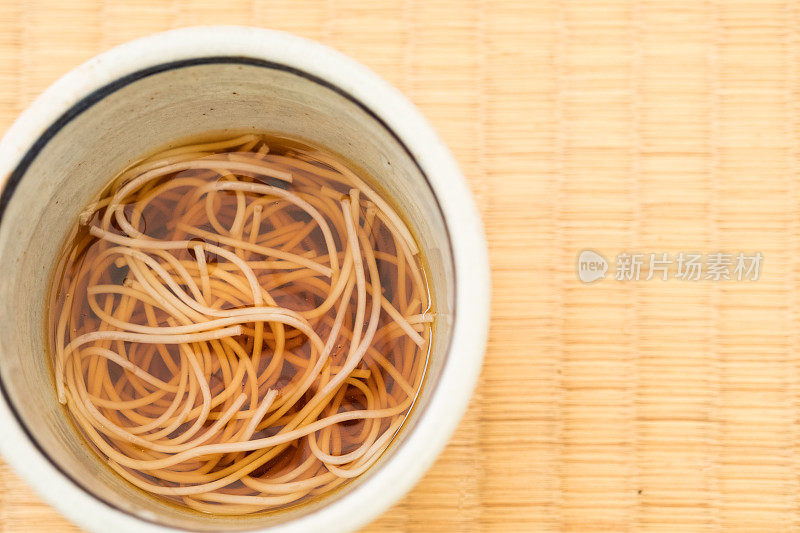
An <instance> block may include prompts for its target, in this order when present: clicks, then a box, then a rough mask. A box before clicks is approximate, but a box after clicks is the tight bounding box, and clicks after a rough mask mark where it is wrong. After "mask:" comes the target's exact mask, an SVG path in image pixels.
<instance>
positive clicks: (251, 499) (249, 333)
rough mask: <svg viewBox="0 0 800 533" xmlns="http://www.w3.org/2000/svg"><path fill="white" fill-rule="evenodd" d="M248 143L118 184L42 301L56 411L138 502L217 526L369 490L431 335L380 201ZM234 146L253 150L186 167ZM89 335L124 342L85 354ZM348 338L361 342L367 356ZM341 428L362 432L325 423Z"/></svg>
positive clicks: (284, 153) (169, 159)
mask: <svg viewBox="0 0 800 533" xmlns="http://www.w3.org/2000/svg"><path fill="white" fill-rule="evenodd" d="M242 135H243V134H238V135H234V134H230V133H228V134H226V135H222V134H215V135H212V136H205V137H204V138H202V139H197V138H195V139H192V140H184V141H183V142H181V143H177V144H174V145H173V146H174V147H168V148H166V149H164V150H160V151H159V152H158V153H156V154H154V155H152V156H150V157H148V158H146V159H143V160H142V161H140V162H138V163H137V164H136V165H133V167H132V168H130V169H127V170H126V171H124V172H122V173H121V174H120V175H119V176H117V177H116V178H114V179H113V180H112V181H111V183H110V184H109V186H108V187H107V188H106V189H105V190H104V191H103V192H102V193H101V194H100V195H99V197H98V202H96V203H95V204H94V208H92V206H89V208H87V211H86V212H85V213H84V215H82V220H81V222H80V223H79V224H76V227H75V229H74V231H73V235H74V237H73V238H71V239H70V241H69V242H68V243H67V244H66V245H65V248H64V252H63V254H62V257H61V260H60V261H59V264H58V267H57V269H56V272H55V275H54V279H53V283H52V287H53V288H52V290H51V291H50V292H51V294H50V299H49V302H48V308H49V309H50V312H49V321H48V328H47V330H48V345H49V346H50V348H51V350H52V353H53V360H54V365H53V368H54V373H55V376H56V382H57V384H58V385H59V395H60V397H62V398H63V399H64V400H66V410H67V412H68V413H69V416H70V417H71V419H72V421H73V422H74V423H75V426H76V427H77V428H78V430H79V432H80V433H81V435H82V436H83V437H84V438H85V439H86V440H87V441H88V442H89V443H90V445H91V446H92V448H93V449H94V450H95V451H96V452H97V453H98V454H99V455H100V456H101V457H102V458H103V459H104V460H106V461H108V462H109V463H113V465H112V466H114V467H115V469H116V470H117V472H118V473H120V474H121V475H122V476H123V477H125V478H126V479H127V480H128V481H129V482H132V483H133V484H134V485H136V486H138V487H139V488H141V489H142V490H145V491H147V492H150V493H152V494H154V496H156V497H158V498H161V499H164V500H166V501H170V502H173V503H176V504H179V505H182V506H187V507H190V508H193V509H195V510H198V511H201V512H208V513H215V514H249V513H255V512H262V511H274V510H278V509H284V508H286V507H289V506H295V505H297V504H298V503H301V502H304V501H308V500H309V499H311V498H317V497H322V496H324V495H326V494H328V493H330V492H331V491H333V490H335V489H336V488H338V487H341V486H343V485H344V484H346V483H348V482H349V481H350V480H351V479H353V478H355V477H358V476H359V475H361V474H360V473H361V471H367V470H368V469H369V466H370V465H371V464H372V463H373V462H374V461H375V460H377V458H378V457H379V456H380V455H381V453H383V451H384V450H385V449H386V448H387V447H388V446H389V444H390V443H391V441H392V439H393V438H394V436H395V434H396V432H397V431H398V430H399V429H400V427H401V426H402V423H403V420H404V419H405V417H406V416H407V415H408V413H409V411H410V409H411V407H412V406H413V403H414V400H415V398H416V395H417V393H418V392H419V389H420V387H421V386H422V382H423V379H424V375H425V370H426V367H427V359H428V350H429V347H430V342H431V336H432V329H433V320H434V311H433V302H432V301H431V296H430V291H429V290H428V287H427V276H426V274H425V264H424V262H423V258H422V257H421V254H413V253H411V248H412V247H416V243H414V242H413V240H409V239H408V238H404V235H403V233H402V231H401V229H402V228H401V229H398V225H401V224H402V225H404V226H405V222H403V219H402V218H400V217H399V216H398V215H397V213H396V212H395V211H394V209H393V208H392V207H391V204H389V203H388V202H387V199H386V196H385V195H383V194H382V193H380V191H378V190H377V188H376V187H374V186H373V185H371V181H370V180H364V181H362V182H361V183H356V182H355V181H354V180H359V179H361V180H363V178H358V177H355V178H354V177H353V176H356V175H358V176H362V175H363V173H360V172H358V173H353V174H351V172H353V170H352V169H353V168H354V167H353V166H352V165H351V164H349V163H348V162H346V161H343V160H342V159H341V158H339V157H337V156H333V155H332V154H330V153H328V152H326V151H324V150H322V149H319V148H316V147H312V146H311V145H309V144H307V143H301V142H298V141H296V140H290V139H286V138H283V137H277V136H274V135H264V134H258V135H254V134H250V137H242ZM232 138H240V139H245V140H242V142H240V143H232V144H231V145H230V146H225V147H212V148H203V149H200V150H198V149H197V148H196V147H197V146H198V145H205V144H207V143H214V142H221V141H225V140H227V139H232ZM187 145H191V146H194V147H195V148H193V149H190V148H187ZM181 150H188V152H185V153H181ZM156 162H159V163H156ZM158 165H160V166H158ZM169 165H177V166H175V169H174V170H172V168H173V167H171V166H169ZM253 165H256V166H255V167H254V166H253ZM184 167H187V168H184ZM188 167H192V168H188ZM234 167H235V168H234ZM159 168H163V169H167V170H162V171H159V170H157V169H159ZM259 169H261V170H259ZM275 171H277V172H275ZM148 173H150V174H159V173H160V174H161V175H158V176H156V177H153V178H152V179H144V178H142V177H141V176H147V175H148ZM282 173H289V174H291V180H292V181H291V183H289V182H287V181H286V180H285V176H284V175H283V174H282ZM140 182H141V183H140ZM132 183H133V184H134V185H131V184H132ZM367 183H370V185H367ZM136 184H138V185H136ZM220 188H221V190H218V189H220ZM226 188H227V189H226ZM228 189H234V190H228ZM353 189H361V190H360V192H359V193H357V194H355V193H352V192H351V191H352V190H353ZM120 191H122V192H124V193H126V194H122V195H120ZM283 191H285V192H283ZM368 191H372V192H368ZM287 193H288V195H289V197H288V198H284V197H283V196H286V195H287ZM115 194H116V195H117V196H116V197H115ZM370 194H373V195H377V197H376V196H372V197H371V199H370V198H368V196H369V195H370ZM282 195H283V196H282ZM298 200H299V201H298ZM292 201H294V202H295V203H292ZM382 202H386V203H382ZM350 203H354V204H355V205H356V209H355V210H353V211H348V205H349V204H350ZM298 204H299V205H298ZM309 206H311V208H309ZM390 212H391V213H392V214H391V215H390V214H389V213H390ZM348 216H349V217H350V221H351V222H352V226H351V227H348V223H347V221H346V219H347V217H348ZM320 218H322V219H324V220H325V223H326V224H327V226H328V228H329V229H330V231H329V232H326V231H324V230H323V227H324V225H322V224H320V223H319V219H320ZM259 219H260V221H259ZM90 228H93V229H92V230H91V231H90ZM406 231H407V230H406ZM98 232H99V233H98ZM406 235H410V233H407V234H406ZM120 237H121V238H122V240H121V241H119V238H120ZM353 238H355V239H356V240H357V241H358V248H357V250H358V253H357V254H356V253H354V252H353V250H354V249H353V247H352V242H353ZM114 239H117V241H119V242H112V241H114ZM154 242H157V243H158V244H157V245H154V244H153V243H154ZM175 243H178V244H175ZM180 243H183V244H180ZM162 245H163V246H166V247H167V248H168V249H158V248H155V247H154V246H162ZM330 250H334V252H333V253H334V254H335V257H332V256H331V253H330ZM348 250H349V251H348ZM355 256H360V259H353V258H352V257H355ZM371 257H374V260H372V259H371ZM359 263H360V264H362V267H361V268H359V267H358V266H357V265H358V264H359ZM242 264H244V265H246V268H243V267H242V266H241V265H242ZM347 265H351V267H350V270H349V271H348V270H347ZM362 268H363V276H359V275H358V274H357V272H358V271H359V270H360V269H362ZM247 270H249V271H250V274H251V275H250V276H249V275H248V273H247V272H246V271H247ZM374 278H375V279H376V281H377V285H378V288H377V290H378V291H379V293H380V295H381V298H380V300H381V301H380V302H378V300H374V299H373V295H374V294H377V293H375V292H373V290H372V283H373V279H374ZM339 280H342V281H341V283H337V282H338V281H339ZM253 281H255V282H256V283H257V285H256V288H259V290H258V291H255V289H254V286H253ZM340 285H341V287H340ZM348 288H350V290H349V296H347V297H344V296H342V294H345V293H348ZM254 291H255V292H254ZM336 291H339V292H341V294H339V295H338V296H334V297H331V298H329V295H330V294H331V293H332V292H333V293H334V295H336ZM259 293H260V296H258V294H259ZM257 298H260V299H261V300H262V301H261V302H260V303H259V302H257V301H256V299H257ZM321 306H322V307H321ZM359 309H360V310H359ZM375 309H379V311H375ZM390 311H392V312H390ZM251 312H259V313H262V314H261V315H259V318H258V319H246V318H243V315H244V314H245V313H251ZM269 313H272V314H269ZM281 313H283V314H281ZM339 313H341V315H339ZM268 315H269V316H268ZM393 315H394V316H393ZM397 315H400V316H402V317H403V318H401V319H398V316H397ZM337 316H338V320H339V321H340V325H339V331H338V333H337V334H336V336H335V338H333V339H332V340H329V335H331V333H332V331H333V330H334V329H335V324H336V322H337ZM374 317H377V318H376V319H374ZM213 320H217V321H218V322H219V321H221V320H222V321H224V320H229V322H230V323H225V324H220V325H218V326H213V327H212V326H205V325H204V324H205V322H209V321H213ZM398 320H400V322H405V324H401V323H400V322H398ZM259 325H260V326H259ZM176 328H177V329H176ZM181 328H183V329H181ZM225 328H228V329H227V330H226V329H225ZM230 328H234V329H236V328H238V329H236V331H233V330H231V329H230ZM409 328H410V329H412V330H413V332H409V331H408V329H409ZM178 330H180V333H178ZM189 330H191V331H189ZM98 331H113V332H127V333H124V335H131V336H132V337H131V338H122V337H120V335H123V334H122V333H107V334H100V335H111V336H114V335H117V337H115V338H102V339H97V338H95V339H92V338H91V337H86V335H92V334H93V335H98V334H97V333H93V332H98ZM225 331H228V332H229V333H230V334H228V333H225ZM354 331H355V332H356V333H355V336H356V337H358V338H359V339H362V338H363V337H365V336H366V337H370V338H369V342H368V343H364V346H362V348H365V352H364V354H363V356H361V357H358V353H356V354H353V352H354V351H355V352H358V349H359V345H358V344H353V343H351V337H352V335H353V332H354ZM187 332H188V333H187ZM370 332H372V334H370ZM223 333H225V335H224V336H221V337H220V338H217V339H203V340H200V339H199V338H198V337H197V335H198V334H208V335H222V334H223ZM412 333H413V334H415V336H414V338H412ZM179 334H180V335H195V336H194V337H191V338H190V337H186V338H183V340H182V341H181V342H178V338H177V337H176V335H179ZM124 335H123V336H124ZM153 335H172V336H171V337H170V340H169V341H159V342H155V340H154V337H153ZM314 335H316V337H315V338H317V341H316V342H312V339H311V337H312V336H314ZM370 335H371V336H370ZM134 337H135V338H134ZM87 339H89V340H87ZM70 343H72V345H70ZM76 343H77V344H76ZM70 346H75V348H74V349H72V348H70ZM259 346H260V348H259ZM65 347H66V348H65ZM328 347H330V350H327V348H328ZM320 354H324V356H323V357H322V358H321V359H320ZM144 373H146V375H145V374H144ZM398 380H399V381H398ZM401 382H402V383H401ZM325 391H329V392H328V393H327V394H323V393H324V392H325ZM268 396H270V397H271V399H270V398H268ZM237 402H238V405H237ZM262 405H263V406H268V408H267V409H266V412H265V413H260V412H258V410H259V407H260V406H262ZM384 412H385V414H382V415H381V413H384ZM341 413H350V415H355V416H353V417H352V419H347V420H341V421H338V422H336V423H327V422H328V421H326V420H325V419H326V418H330V417H333V416H338V415H339V414H341ZM386 413H388V414H386ZM379 415H380V416H379ZM348 416H349V415H348ZM367 416H368V417H367ZM345 418H347V417H345ZM313 423H319V424H320V425H319V428H318V429H316V430H315V431H311V429H308V430H307V429H304V428H307V427H309V428H313V427H314V426H311V424H313ZM289 432H295V433H298V435H297V437H296V438H291V439H289V438H288V437H287V438H286V439H284V440H280V439H283V437H282V435H284V434H286V433H289ZM131 436H132V437H131ZM268 438H271V439H273V440H272V441H263V439H268ZM276 439H279V440H276ZM258 440H262V442H260V443H254V444H252V445H250V444H244V446H245V447H247V449H243V450H240V449H239V448H237V446H240V445H242V444H241V443H252V442H254V441H258ZM209 446H210V447H209ZM205 447H208V448H205ZM229 448H231V449H229ZM201 451H202V452H203V453H202V455H193V454H200V453H201ZM187 454H188V456H187ZM183 456H187V457H185V458H183V459H181V458H182V457H183ZM342 456H343V457H342ZM178 459H181V460H178ZM346 459H347V460H346ZM160 463H163V464H160ZM204 487H205V488H204ZM201 489H202V490H201Z"/></svg>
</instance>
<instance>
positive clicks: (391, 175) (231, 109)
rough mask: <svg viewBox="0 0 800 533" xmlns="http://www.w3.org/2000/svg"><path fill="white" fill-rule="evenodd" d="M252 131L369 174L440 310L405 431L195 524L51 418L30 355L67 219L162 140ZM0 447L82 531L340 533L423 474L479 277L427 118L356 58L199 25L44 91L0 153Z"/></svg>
mask: <svg viewBox="0 0 800 533" xmlns="http://www.w3.org/2000/svg"><path fill="white" fill-rule="evenodd" d="M231 128H233V129H239V130H240V129H243V128H252V129H257V130H267V131H275V132H280V133H284V134H287V135H290V136H296V137H301V138H305V139H307V140H310V141H312V142H314V143H316V144H321V145H324V146H326V147H328V148H329V149H331V150H333V151H335V152H339V153H340V154H342V155H344V156H345V157H347V158H349V159H351V160H353V161H354V162H356V163H357V164H359V165H360V166H361V167H362V168H363V169H365V170H366V171H368V172H369V173H370V174H371V175H372V176H373V177H374V178H375V179H376V180H377V181H378V182H380V184H381V186H382V187H383V188H384V189H385V190H386V191H387V193H388V194H389V195H391V196H392V197H393V199H394V200H395V201H396V203H397V204H398V205H399V206H400V208H401V211H403V212H404V213H405V214H406V215H407V216H408V218H409V221H410V223H411V226H412V228H413V230H414V231H415V232H416V234H417V236H418V239H419V241H420V244H421V248H422V250H423V254H424V255H425V256H426V257H427V259H428V262H429V266H430V270H431V277H432V280H431V282H432V290H433V292H434V298H435V300H436V301H437V305H438V318H437V324H436V328H437V329H436V332H435V335H434V343H433V346H432V350H431V364H430V369H429V374H428V376H427V377H426V380H425V384H424V386H423V390H422V392H421V395H420V398H419V400H418V402H417V406H416V407H415V409H414V410H413V411H412V414H411V415H410V417H409V421H408V423H407V426H406V428H405V429H404V430H403V431H402V432H401V434H400V435H399V436H398V438H397V439H396V442H395V443H394V444H393V446H392V447H391V448H390V449H389V450H388V451H387V452H386V453H385V454H384V456H383V457H382V458H381V460H380V461H379V462H378V463H377V464H376V465H375V466H374V467H373V468H372V469H371V470H369V471H368V472H367V473H365V474H364V475H363V476H361V477H360V478H358V479H357V480H356V481H355V482H353V483H351V484H349V485H347V486H346V488H344V489H342V490H339V491H337V492H335V493H334V494H332V495H329V496H327V497H325V498H322V499H320V500H319V501H316V502H313V503H309V504H306V505H302V506H299V507H297V508H296V509H293V510H289V511H285V512H279V513H275V514H272V515H270V516H266V517H264V516H261V517H247V516H245V517H236V518H223V517H213V518H209V517H206V516H201V515H198V514H197V513H193V512H189V511H184V510H181V509H177V508H175V507H172V506H169V505H165V504H162V503H159V502H157V501H155V500H154V499H151V498H149V497H147V496H146V495H144V494H143V493H141V492H139V491H138V490H135V489H133V488H132V487H131V486H130V485H128V484H127V483H125V482H124V481H122V480H121V479H120V478H119V477H118V476H116V475H115V474H113V473H111V472H110V470H109V469H107V468H106V467H105V466H104V465H103V464H102V461H101V460H100V459H99V458H98V457H96V456H95V455H94V454H93V453H92V452H91V451H90V450H89V449H88V447H87V446H86V445H85V444H84V443H83V441H82V440H81V439H80V438H78V437H77V435H76V432H75V431H74V429H73V428H72V426H71V425H70V424H69V422H68V420H67V417H65V416H64V413H63V411H62V410H61V408H60V406H59V404H58V403H57V400H56V397H55V393H54V388H53V383H52V376H51V371H50V367H49V363H48V356H47V354H46V352H45V350H44V320H45V316H46V310H45V294H46V289H47V284H48V281H49V279H50V276H51V272H52V268H53V266H54V260H55V258H56V257H57V255H58V252H59V250H60V249H61V246H62V244H63V242H64V239H65V238H66V236H67V232H68V231H69V229H70V227H71V226H72V225H74V223H75V221H76V219H77V215H78V213H79V211H80V209H81V208H82V207H83V206H84V205H85V204H86V203H88V201H89V200H90V199H91V198H92V197H93V196H94V195H95V194H96V193H97V192H98V191H99V190H100V189H101V188H102V187H103V186H104V185H105V184H106V183H107V182H108V180H109V179H110V178H111V177H112V176H113V175H114V174H115V173H116V172H118V171H119V170H121V169H122V168H124V167H125V166H127V165H128V164H130V163H131V162H132V161H133V160H135V159H137V158H139V157H141V156H143V155H145V154H147V153H148V152H150V151H152V150H154V149H156V148H159V147H161V146H163V145H165V144H166V143H168V142H169V141H171V140H174V139H177V138H180V137H186V136H188V135H192V134H198V133H202V132H204V131H208V130H219V129H231ZM0 177H2V191H1V192H0V272H1V273H2V277H0V302H2V304H0V392H2V394H1V395H0V449H1V450H2V453H3V456H4V457H5V459H6V461H8V463H9V464H11V466H12V467H13V468H14V469H15V470H16V471H17V472H18V473H19V475H21V476H22V477H23V478H25V479H26V480H27V481H28V483H30V484H31V486H33V488H34V489H35V490H36V491H37V492H38V493H39V494H40V495H41V496H42V497H43V498H44V499H45V500H47V501H48V502H50V503H51V504H52V505H53V506H54V507H56V508H57V509H58V510H59V511H61V512H62V513H63V514H64V515H65V516H66V517H67V518H69V519H70V520H72V521H74V522H75V523H77V524H79V525H80V526H82V527H84V528H86V529H89V530H92V531H115V532H117V533H121V532H128V531H130V532H137V533H141V532H156V531H160V532H164V531H184V530H212V529H213V530H220V529H227V530H259V531H270V532H273V531H275V532H277V531H280V532H303V533H305V532H308V531H322V530H324V531H349V530H353V529H355V528H357V527H359V526H361V525H363V524H365V523H366V522H367V521H369V520H371V519H373V518H374V517H376V516H377V515H378V514H379V513H380V512H382V511H384V510H385V509H386V508H388V507H389V506H390V505H391V504H392V503H394V502H395V501H396V500H397V499H398V498H400V497H401V496H402V495H403V494H404V493H405V492H406V491H408V490H409V489H410V488H411V487H412V485H413V484H414V483H415V482H416V481H417V480H419V479H420V477H421V476H422V474H423V473H424V472H425V470H426V469H427V468H428V467H429V466H430V465H431V463H433V461H434V459H435V458H436V456H437V455H438V454H439V452H441V450H442V448H443V447H444V446H445V444H446V443H447V440H448V439H449V437H450V435H451V434H452V433H453V431H454V430H455V428H456V426H457V424H458V421H459V420H460V418H461V416H462V414H463V412H464V410H465V408H466V406H467V402H468V400H469V398H470V395H471V394H472V391H473V388H474V386H475V383H476V380H477V377H478V373H479V371H480V367H481V362H482V359H483V352H484V347H485V342H486V334H487V326H488V319H489V292H490V291H489V268H488V260H487V252H486V243H485V241H484V237H483V230H482V227H481V224H480V219H479V217H478V214H477V212H476V210H475V207H474V204H473V201H472V198H471V196H470V193H469V190H468V188H467V186H466V183H465V181H464V178H463V176H462V175H461V172H460V171H459V169H458V167H457V165H456V163H455V161H454V160H453V158H452V156H451V155H450V153H449V151H448V150H447V148H446V147H445V146H444V145H443V144H442V142H441V140H440V139H439V138H438V137H437V136H436V134H435V133H434V132H433V130H432V129H431V127H430V125H429V124H428V122H427V121H426V120H425V119H424V118H423V117H422V116H421V115H420V113H419V112H418V111H417V110H416V109H415V108H414V107H413V105H411V104H410V103H409V102H408V100H406V99H405V98H404V97H403V96H402V95H401V94H400V93H399V92H398V91H397V90H395V89H394V88H392V87H391V86H389V85H388V84H387V83H386V82H384V81H382V80H381V79H380V78H378V77H377V76H376V75H375V74H373V73H372V72H370V71H369V70H367V69H366V68H365V67H363V66H361V65H359V64H358V63H356V62H355V61H353V60H351V59H349V58H347V57H345V56H343V55H341V54H339V53H337V52H335V51H333V50H331V49H329V48H326V47H324V46H322V45H319V44H317V43H314V42H311V41H307V40H304V39H301V38H298V37H294V36H291V35H288V34H285V33H280V32H275V31H267V30H262V29H254V28H245V27H223V26H212V27H199V28H187V29H180V30H175V31H170V32H166V33H161V34H157V35H153V36H150V37H146V38H144V39H140V40H137V41H133V42H130V43H128V44H125V45H123V46H120V47H118V48H115V49H113V50H111V51H109V52H107V53H105V54H102V55H100V56H98V57H96V58H94V59H92V60H90V61H88V62H87V63H85V64H83V65H81V66H79V67H78V68H76V69H75V70H73V71H72V72H70V73H69V74H67V75H66V76H64V77H63V78H61V79H60V80H59V81H57V82H56V83H55V84H53V86H51V87H50V88H49V89H48V90H47V91H46V92H45V93H44V94H43V95H42V96H41V97H40V98H39V99H37V100H36V101H35V102H34V103H33V104H32V105H31V106H30V108H29V109H28V110H27V111H25V113H23V114H22V116H21V117H20V118H19V119H18V120H17V121H16V123H15V124H14V125H13V126H12V127H11V129H10V130H9V131H8V133H7V134H6V136H5V137H4V138H3V140H2V142H1V143H0Z"/></svg>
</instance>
